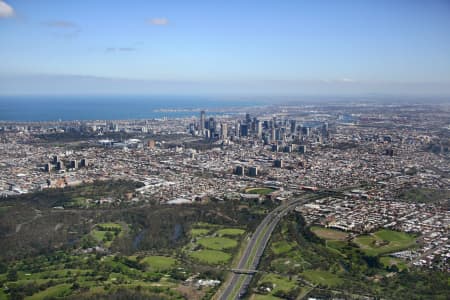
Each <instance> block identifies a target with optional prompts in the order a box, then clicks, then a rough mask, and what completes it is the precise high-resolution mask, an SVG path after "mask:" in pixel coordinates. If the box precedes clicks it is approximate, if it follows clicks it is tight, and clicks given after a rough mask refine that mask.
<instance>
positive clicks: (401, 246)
mask: <svg viewBox="0 0 450 300" xmlns="http://www.w3.org/2000/svg"><path fill="white" fill-rule="evenodd" d="M353 241H354V242H355V243H356V244H357V245H358V246H359V247H360V248H361V249H362V250H363V251H364V252H365V253H366V254H368V255H373V256H377V255H381V254H386V253H392V252H396V251H401V250H405V249H408V248H410V247H412V246H414V245H415V242H416V237H415V236H414V235H411V234H407V233H404V232H398V231H393V230H387V229H382V230H379V231H377V232H375V233H372V234H370V235H361V236H358V237H357V238H355V239H354V240H353Z"/></svg>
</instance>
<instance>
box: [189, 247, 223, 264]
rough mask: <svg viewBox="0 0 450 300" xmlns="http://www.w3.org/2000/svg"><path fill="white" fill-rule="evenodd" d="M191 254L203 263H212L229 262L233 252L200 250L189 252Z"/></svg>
mask: <svg viewBox="0 0 450 300" xmlns="http://www.w3.org/2000/svg"><path fill="white" fill-rule="evenodd" d="M189 256H190V257H192V258H194V259H196V260H198V261H199V262H201V263H206V264H210V265H219V264H224V263H227V262H228V261H229V260H230V258H231V254H228V253H225V252H222V251H217V250H198V251H194V252H191V253H189Z"/></svg>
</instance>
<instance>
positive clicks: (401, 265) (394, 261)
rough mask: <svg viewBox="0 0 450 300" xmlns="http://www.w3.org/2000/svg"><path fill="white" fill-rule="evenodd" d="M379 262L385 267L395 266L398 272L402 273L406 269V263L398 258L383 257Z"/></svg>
mask: <svg viewBox="0 0 450 300" xmlns="http://www.w3.org/2000/svg"><path fill="white" fill-rule="evenodd" d="M380 262H381V263H382V264H383V266H385V267H388V266H393V265H396V266H397V268H398V269H399V270H400V271H403V270H404V269H406V268H407V265H406V262H405V261H404V260H402V259H400V258H395V257H389V256H383V257H380Z"/></svg>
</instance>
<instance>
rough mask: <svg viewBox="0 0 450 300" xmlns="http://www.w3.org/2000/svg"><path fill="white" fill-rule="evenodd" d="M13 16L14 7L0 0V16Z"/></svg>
mask: <svg viewBox="0 0 450 300" xmlns="http://www.w3.org/2000/svg"><path fill="white" fill-rule="evenodd" d="M13 16H14V9H13V8H12V7H11V6H10V5H9V4H7V3H6V2H4V1H1V0H0V18H10V17H13Z"/></svg>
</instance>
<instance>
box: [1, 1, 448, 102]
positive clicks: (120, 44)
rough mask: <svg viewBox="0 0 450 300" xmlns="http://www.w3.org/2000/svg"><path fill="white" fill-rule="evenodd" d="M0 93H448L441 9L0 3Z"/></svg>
mask: <svg viewBox="0 0 450 300" xmlns="http://www.w3.org/2000/svg"><path fill="white" fill-rule="evenodd" d="M0 59H1V64H0V93H3V94H18V93H24V94H33V93H36V94H45V93H68V94H73V93H84V94H88V93H120V92H122V93H135V94H142V93H195V92H198V93H203V92H204V93H230V92H232V93H237V94H239V93H256V94H258V93H274V94H276V93H287V94H296V93H298V94H302V93H304V94H367V93H380V94H390V93H392V94H402V93H405V94H447V95H448V94H450V1H448V0H447V1H445V0H443V1H436V0H429V1H414V0H408V1H401V0H390V1H375V0H373V1H364V0H360V1H344V0H340V1H320V0H316V1H300V0H297V1H294V0H293V1H289V0H274V1H263V0H260V1H245V0H240V1H233V0H227V1H213V0H209V1H195V0H192V1H186V0H184V1H171V0H164V1H149V0H146V1H131V0H130V1H111V0H110V1H103V0H91V1H83V0H79V1H61V0H53V1H50V0H39V1H38V0H6V1H3V0H0Z"/></svg>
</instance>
